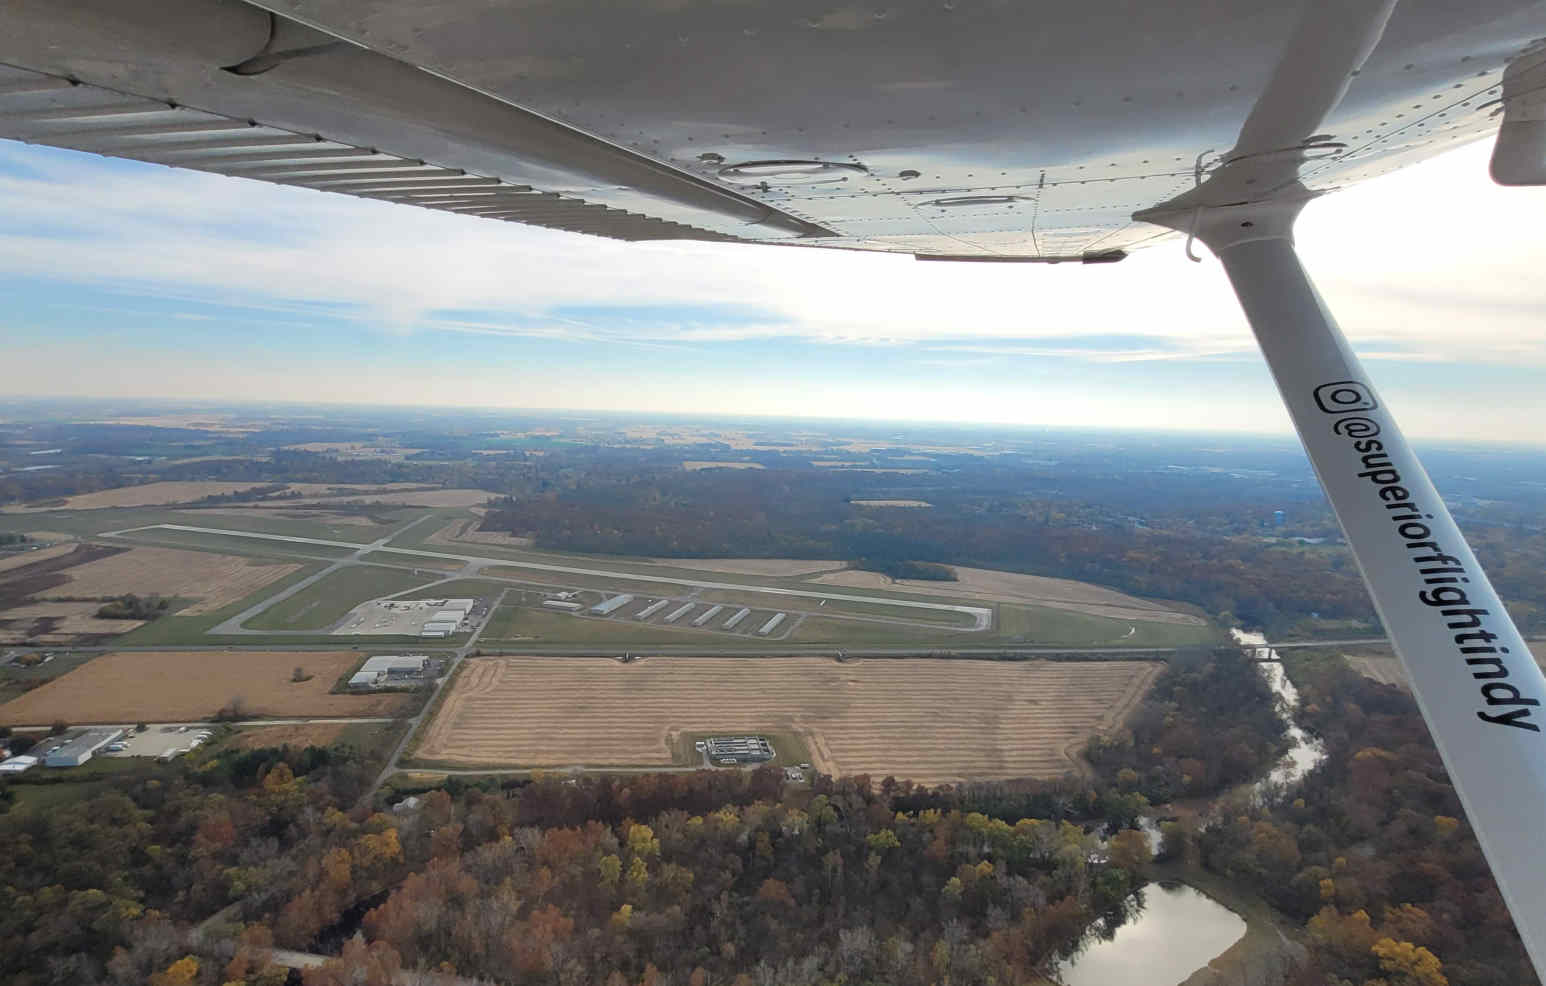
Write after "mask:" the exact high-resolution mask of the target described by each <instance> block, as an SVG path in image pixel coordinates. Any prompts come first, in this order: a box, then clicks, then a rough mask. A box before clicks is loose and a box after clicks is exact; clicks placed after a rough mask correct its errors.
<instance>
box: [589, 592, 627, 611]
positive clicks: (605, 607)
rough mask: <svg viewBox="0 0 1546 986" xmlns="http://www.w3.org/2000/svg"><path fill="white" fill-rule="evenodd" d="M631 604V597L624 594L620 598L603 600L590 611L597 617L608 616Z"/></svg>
mask: <svg viewBox="0 0 1546 986" xmlns="http://www.w3.org/2000/svg"><path fill="white" fill-rule="evenodd" d="M631 602H633V596H630V595H626V594H625V595H621V596H613V597H612V598H611V599H607V600H604V601H602V602H599V603H597V604H596V605H594V606H592V607H591V608H590V611H591V612H592V613H595V614H596V615H597V616H609V615H611V614H612V613H615V612H617V611H618V610H620V609H622V608H623V607H624V606H627V605H628V604H629V603H631Z"/></svg>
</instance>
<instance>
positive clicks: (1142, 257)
mask: <svg viewBox="0 0 1546 986" xmlns="http://www.w3.org/2000/svg"><path fill="white" fill-rule="evenodd" d="M1489 151H1490V142H1482V143H1479V144H1473V145H1471V146H1469V147H1465V148H1462V149H1460V150H1457V151H1453V152H1450V153H1449V154H1446V155H1444V156H1441V157H1438V158H1435V159H1433V160H1431V161H1429V162H1426V163H1424V164H1421V165H1417V166H1414V167H1412V168H1408V169H1407V170H1405V171H1402V172H1399V173H1397V174H1395V175H1391V176H1388V177H1386V178H1382V179H1377V180H1375V181H1373V182H1370V183H1368V184H1366V185H1361V186H1357V187H1354V188H1351V189H1346V190H1343V191H1340V192H1337V193H1335V194H1332V195H1329V196H1326V197H1325V198H1323V199H1320V200H1318V201H1316V202H1313V203H1311V205H1310V206H1309V207H1308V208H1307V209H1306V211H1305V213H1304V216H1303V217H1302V218H1301V220H1300V222H1299V226H1298V230H1297V238H1298V242H1299V247H1300V252H1301V256H1302V257H1303V259H1304V262H1305V265H1306V266H1307V267H1308V269H1309V270H1310V273H1311V275H1312V277H1314V278H1315V280H1316V283H1317V286H1318V287H1319V289H1320V291H1321V293H1322V295H1324V296H1325V298H1326V300H1327V302H1328V304H1329V305H1330V307H1331V309H1332V311H1333V312H1335V313H1336V316H1337V319H1338V321H1339V322H1340V323H1341V325H1342V327H1343V329H1344V331H1345V332H1346V333H1347V334H1348V336H1349V338H1350V339H1351V340H1352V341H1353V344H1354V346H1355V348H1356V349H1357V350H1358V352H1359V353H1360V355H1361V356H1363V358H1364V359H1365V360H1366V362H1367V365H1368V369H1369V372H1370V374H1371V375H1372V377H1373V378H1374V381H1375V383H1376V385H1377V386H1378V387H1379V388H1380V390H1381V393H1382V396H1383V397H1384V399H1385V401H1386V403H1387V404H1388V405H1389V406H1390V407H1391V409H1392V410H1393V412H1394V413H1395V414H1396V415H1397V417H1398V420H1400V421H1401V422H1402V425H1403V427H1404V428H1405V430H1406V431H1407V432H1408V433H1409V434H1411V435H1413V436H1414V437H1420V438H1429V439H1442V440H1460V441H1472V440H1478V441H1511V442H1530V443H1541V442H1546V428H1543V427H1542V423H1543V422H1546V386H1543V379H1546V325H1543V322H1546V318H1543V316H1546V277H1542V276H1541V274H1540V272H1541V271H1543V270H1546V237H1543V236H1541V235H1540V230H1541V229H1542V219H1543V218H1546V189H1504V188H1499V187H1497V186H1494V185H1493V184H1492V183H1491V181H1490V179H1489V178H1488V177H1487V173H1486V163H1487V155H1488V153H1489ZM0 215H3V216H5V217H6V219H7V221H6V222H5V224H4V226H3V228H0V298H4V299H5V303H4V304H3V305H0V342H3V344H4V350H3V351H4V353H5V358H4V367H5V373H4V375H3V376H0V392H3V393H5V394H7V395H9V396H104V397H163V398H176V399H185V398H206V399H218V400H233V401H246V400H261V401H301V402H327V403H333V402H336V403H367V404H413V405H439V406H479V407H516V408H565V409H576V410H611V411H643V412H670V413H683V412H685V413H701V414H734V415H773V416H787V417H819V418H872V419H890V420H897V419H903V420H938V421H958V422H981V423H1005V424H1016V425H1055V426H1075V427H1095V428H1119V429H1150V428H1154V429H1162V430H1167V431H1191V430H1197V431H1238V432H1247V433H1267V434H1288V433H1290V432H1291V427H1290V424H1289V421H1288V417H1287V415H1286V413H1285V412H1284V411H1283V410H1282V407H1281V404H1280V403H1279V400H1278V397H1277V394H1276V392H1275V391H1274V390H1273V387H1272V383H1271V380H1270V378H1269V377H1268V374H1267V371H1266V368H1265V366H1264V365H1263V363H1262V361H1261V358H1260V356H1259V354H1258V353H1257V351H1256V348H1255V343H1254V341H1253V340H1252V338H1251V335H1250V332H1249V329H1248V328H1247V326H1246V323H1245V320H1244V318H1243V317H1242V316H1241V314H1240V312H1239V309H1238V306H1237V305H1236V303H1235V300H1234V296H1233V294H1232V293H1231V292H1230V290H1229V286H1228V283H1227V281H1226V279H1225V277H1224V272H1223V269H1222V268H1221V266H1220V265H1219V264H1218V262H1217V261H1216V260H1215V259H1214V258H1212V257H1211V256H1206V258H1205V261H1204V262H1203V263H1201V264H1192V263H1189V262H1187V261H1186V260H1185V258H1184V257H1183V255H1182V252H1181V244H1180V243H1179V242H1177V243H1169V244H1165V245H1162V246H1158V247H1153V248H1149V249H1144V250H1141V251H1138V252H1135V253H1134V254H1133V255H1132V256H1131V257H1129V258H1128V259H1127V260H1125V261H1123V262H1121V263H1119V264H1107V265H1092V266H1087V267H1086V266H1080V265H1067V264H1065V265H1058V266H1055V267H1049V266H1042V265H997V264H921V263H918V262H916V261H914V260H912V259H911V258H908V257H894V256H877V255H864V254H855V253H849V252H840V251H823V250H807V249H800V250H792V249H788V248H780V247H754V246H727V245H719V244H693V243H652V244H624V243H618V242H614V241H610V240H602V239H598V238H595V237H588V236H581V235H577V234H571V233H563V232H555V231H549V230H541V229H535V228H530V227H523V226H518V225H514V224H510V223H501V222H495V221H490V220H478V219H472V218H469V217H465V216H453V215H448V214H441V213H436V212H433V211H429V210H424V209H416V208H412V207H408V206H399V205H394V204H390V203H385V202H373V201H365V200H359V199H352V198H349V197H347V196H339V195H329V194H324V193H321V192H316V191H312V190H307V189H292V188H284V187H280V186H274V185H268V184H264V183H261V182H256V181H248V180H243V179H235V178H224V177H220V176H215V175H203V174H198V173H194V172H187V171H177V170H173V169H169V168H163V167H158V166H153V165H144V164H139V163H136V162H129V161H115V160H110V159H106V158H100V157H95V156H92V155H86V154H80V153H75V152H70V151H61V150H56V149H52V148H43V147H31V146H27V145H23V144H17V143H13V142H9V141H0Z"/></svg>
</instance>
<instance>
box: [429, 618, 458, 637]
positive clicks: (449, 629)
mask: <svg viewBox="0 0 1546 986" xmlns="http://www.w3.org/2000/svg"><path fill="white" fill-rule="evenodd" d="M460 626H461V621H460V620H454V621H453V620H430V621H429V622H428V623H426V624H424V629H423V630H420V631H419V636H421V637H449V636H451V634H453V633H455V632H456V631H457V628H458V627H460Z"/></svg>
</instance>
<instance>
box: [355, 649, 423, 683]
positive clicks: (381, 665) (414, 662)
mask: <svg viewBox="0 0 1546 986" xmlns="http://www.w3.org/2000/svg"><path fill="white" fill-rule="evenodd" d="M428 660H429V657H428V656H427V655H424V654H406V655H397V654H382V655H381V656H379V657H372V658H370V659H369V660H367V661H366V662H365V663H364V664H362V665H360V670H361V671H371V672H375V671H379V672H381V673H382V674H384V675H386V676H387V677H388V678H413V677H417V676H419V675H422V674H423V673H424V665H425V662H427V661H428Z"/></svg>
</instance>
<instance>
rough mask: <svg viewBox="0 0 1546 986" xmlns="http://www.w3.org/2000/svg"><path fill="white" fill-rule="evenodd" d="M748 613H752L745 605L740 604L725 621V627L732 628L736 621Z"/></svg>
mask: <svg viewBox="0 0 1546 986" xmlns="http://www.w3.org/2000/svg"><path fill="white" fill-rule="evenodd" d="M750 615H752V611H751V610H750V609H747V608H746V607H745V606H742V607H741V608H740V609H738V610H736V611H735V615H734V616H732V617H730V619H728V620H726V621H725V629H726V630H734V629H735V626H736V624H737V623H740V622H741V621H742V620H744V619H746V618H747V617H748V616H750Z"/></svg>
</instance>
